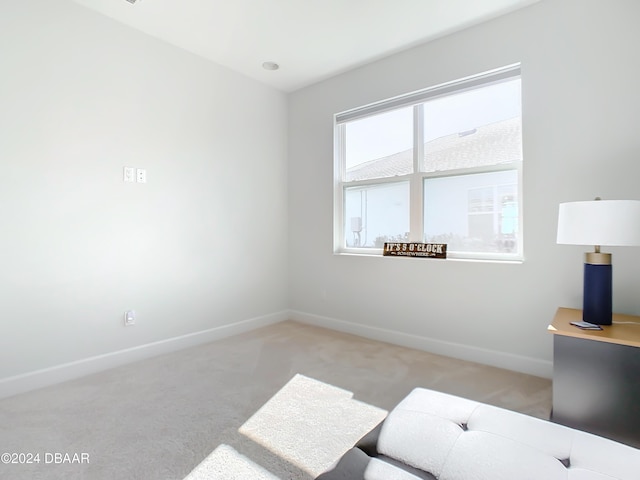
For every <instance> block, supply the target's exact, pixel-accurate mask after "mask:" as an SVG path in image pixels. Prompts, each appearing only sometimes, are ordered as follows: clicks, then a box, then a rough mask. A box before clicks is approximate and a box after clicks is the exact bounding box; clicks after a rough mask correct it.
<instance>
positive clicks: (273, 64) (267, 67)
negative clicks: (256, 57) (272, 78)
mask: <svg viewBox="0 0 640 480" xmlns="http://www.w3.org/2000/svg"><path fill="white" fill-rule="evenodd" d="M262 68H264V69H265V70H278V69H279V68H280V65H278V64H277V63H276V62H264V63H263V64H262Z"/></svg>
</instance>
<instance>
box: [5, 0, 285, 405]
mask: <svg viewBox="0 0 640 480" xmlns="http://www.w3.org/2000/svg"><path fill="white" fill-rule="evenodd" d="M0 59H1V60H0V61H1V64H2V74H1V75H0V162H1V167H2V169H1V174H0V221H1V225H2V230H1V231H2V233H1V234H0V319H1V320H0V322H1V325H2V330H1V332H0V380H2V379H3V378H4V379H7V378H8V377H12V376H16V375H17V376H20V375H22V374H28V373H29V372H33V371H36V370H38V369H43V368H49V367H55V366H56V365H61V364H65V363H67V362H77V361H82V360H83V359H86V358H88V357H93V356H96V355H103V354H109V353H112V352H117V351H119V350H123V349H130V348H132V347H138V346H141V345H146V344H149V343H151V342H159V341H164V340H167V339H171V338H174V337H178V336H182V335H187V334H192V333H194V332H200V331H203V330H210V329H215V328H216V327H223V326H225V325H230V324H236V323H237V322H241V321H246V320H250V322H248V323H249V325H248V326H249V327H250V326H255V324H259V323H260V322H261V321H275V320H276V319H277V318H280V317H282V316H285V315H286V308H287V306H288V304H287V302H288V298H287V283H286V275H287V267H286V260H287V259H286V256H285V255H284V254H283V253H282V252H284V251H285V248H284V245H286V241H287V234H286V229H287V207H286V202H287V192H286V187H287V182H286V176H287V172H286V168H287V164H286V154H287V142H286V135H287V133H286V128H287V104H286V101H287V99H286V96H285V95H284V94H282V93H280V92H277V91H276V90H273V89H271V88H268V87H265V86H263V85H260V84H258V83H257V82H254V81H252V80H249V79H247V78H246V77H243V76H240V75H238V74H235V73H232V72H230V71H229V70H226V69H224V68H221V67H218V66H216V65H214V64H212V63H210V62H208V61H205V60H203V59H200V58H199V57H196V56H194V55H191V54H189V53H186V52H184V51H182V50H179V49H177V48H175V47H171V46H169V45H167V44H165V43H162V42H160V41H159V40H156V39H153V38H151V37H149V36H146V35H144V34H142V33H139V32H136V31H134V30H132V29H130V28H128V27H125V26H123V25H120V24H118V23H116V22H114V21H113V20H110V19H108V18H107V17H103V16H101V15H99V14H97V13H95V12H92V11H91V10H88V9H85V8H84V7H81V6H79V5H77V4H75V3H73V2H70V1H67V0H32V1H29V2H8V1H3V2H1V3H0ZM124 165H131V166H134V167H140V168H145V169H146V170H147V180H148V183H147V184H144V185H142V184H140V185H138V184H127V183H124V182H123V180H122V175H123V173H122V168H123V166H124ZM127 309H135V310H136V312H137V314H138V320H137V325H136V326H134V327H127V328H125V327H124V326H123V313H124V311H125V310H127ZM274 315H275V316H274ZM252 321H253V323H252ZM1 387H2V385H1V382H0V388H1ZM1 393H2V392H0V394H1Z"/></svg>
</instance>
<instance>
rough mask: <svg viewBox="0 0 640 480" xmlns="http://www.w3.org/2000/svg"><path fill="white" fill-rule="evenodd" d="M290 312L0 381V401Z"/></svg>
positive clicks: (239, 330) (283, 317)
mask: <svg viewBox="0 0 640 480" xmlns="http://www.w3.org/2000/svg"><path fill="white" fill-rule="evenodd" d="M288 314H289V312H288V311H282V312H277V313H272V314H270V315H264V316H261V317H255V318H250V319H248V320H243V321H240V322H236V323H232V324H229V325H222V326H219V327H215V328H211V329H208V330H203V331H200V332H194V333H189V334H187V335H181V336H179V337H174V338H168V339H166V340H161V341H158V342H153V343H147V344H145V345H139V346H137V347H132V348H127V349H124V350H118V351H115V352H111V353H107V354H104V355H97V356H95V357H89V358H84V359H82V360H77V361H75V362H69V363H64V364H62V365H56V366H54V367H50V368H44V369H41V370H36V371H33V372H28V373H24V374H21V375H16V376H13V377H7V378H3V379H0V398H6V397H10V396H13V395H17V394H19V393H25V392H28V391H31V390H35V389H38V388H43V387H47V386H49V385H54V384H56V383H60V382H65V381H67V380H73V379H75V378H79V377H83V376H85V375H90V374H92V373H97V372H101V371H103V370H108V369H110V368H114V367H119V366H121V365H126V364H128V363H131V362H136V361H139V360H144V359H147V358H151V357H155V356H157V355H163V354H165V353H171V352H175V351H177V350H182V349H184V348H189V347H193V346H196V345H201V344H203V343H208V342H213V341H215V340H220V339H223V338H226V337H230V336H232V335H237V334H240V333H244V332H248V331H250V330H254V329H256V328H260V327H265V326H267V325H271V324H274V323H278V322H282V321H284V320H288V319H289V315H288Z"/></svg>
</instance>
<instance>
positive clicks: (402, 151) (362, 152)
mask: <svg viewBox="0 0 640 480" xmlns="http://www.w3.org/2000/svg"><path fill="white" fill-rule="evenodd" d="M345 132H346V135H345V137H346V146H345V148H346V152H345V153H346V157H345V160H346V170H347V171H346V177H345V181H347V182H350V181H354V180H367V179H372V178H386V177H394V176H396V175H406V174H408V173H412V172H413V107H404V108H401V109H398V110H393V111H390V112H386V113H381V114H379V115H374V116H372V117H367V118H363V119H361V120H355V121H353V122H349V123H347V124H346V126H345Z"/></svg>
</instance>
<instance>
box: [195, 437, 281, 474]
mask: <svg viewBox="0 0 640 480" xmlns="http://www.w3.org/2000/svg"><path fill="white" fill-rule="evenodd" d="M214 479H215V480H248V479H251V480H280V479H279V478H278V477H276V476H274V475H273V474H271V473H269V472H268V471H267V470H265V469H264V468H262V467H261V466H260V465H257V464H256V463H255V462H253V461H251V460H250V459H249V458H247V457H245V456H244V455H241V454H240V453H238V452H237V451H236V450H235V449H234V448H233V447H230V446H229V445H224V444H223V445H220V446H218V448H216V449H215V450H214V451H213V452H211V454H210V455H209V456H208V457H207V458H205V459H204V460H203V461H202V462H201V463H200V465H198V466H197V467H196V468H194V469H193V471H192V472H191V473H190V474H189V475H187V476H186V477H185V478H184V480H214Z"/></svg>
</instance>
